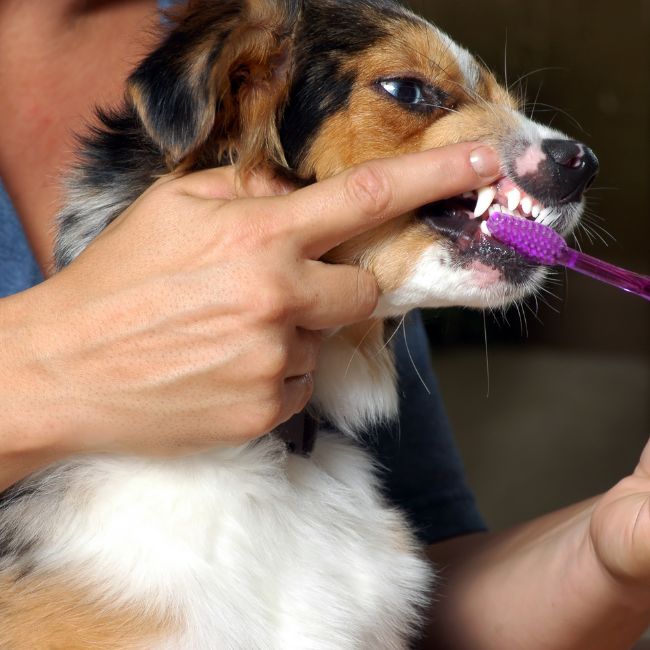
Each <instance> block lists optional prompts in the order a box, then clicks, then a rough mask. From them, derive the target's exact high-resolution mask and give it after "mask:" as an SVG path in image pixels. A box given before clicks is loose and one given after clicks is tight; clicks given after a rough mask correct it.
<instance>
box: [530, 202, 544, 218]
mask: <svg viewBox="0 0 650 650" xmlns="http://www.w3.org/2000/svg"><path fill="white" fill-rule="evenodd" d="M541 211H542V206H541V205H540V204H539V203H535V205H534V206H533V210H532V215H533V219H537V217H539V213H540V212H541Z"/></svg>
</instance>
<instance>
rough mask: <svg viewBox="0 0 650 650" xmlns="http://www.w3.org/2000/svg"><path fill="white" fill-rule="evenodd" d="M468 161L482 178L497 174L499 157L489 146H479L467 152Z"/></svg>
mask: <svg viewBox="0 0 650 650" xmlns="http://www.w3.org/2000/svg"><path fill="white" fill-rule="evenodd" d="M469 162H470V164H471V165H472V167H473V168H474V171H475V172H476V173H477V174H478V175H479V176H482V177H483V178H488V177H493V176H497V175H498V174H499V169H500V165H499V158H498V156H497V154H496V151H494V149H492V148H491V147H486V146H481V147H477V148H476V149H474V150H473V151H472V152H471V153H470V154H469Z"/></svg>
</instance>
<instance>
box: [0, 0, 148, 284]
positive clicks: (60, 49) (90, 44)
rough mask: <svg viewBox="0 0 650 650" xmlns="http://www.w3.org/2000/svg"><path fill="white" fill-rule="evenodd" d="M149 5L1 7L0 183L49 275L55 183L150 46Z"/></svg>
mask: <svg viewBox="0 0 650 650" xmlns="http://www.w3.org/2000/svg"><path fill="white" fill-rule="evenodd" d="M155 16H156V2H155V0H128V1H127V0H48V1H47V2H43V0H0V43H2V48H0V88H2V92H1V93H0V177H1V178H2V180H3V183H4V185H5V188H6V190H7V192H8V193H9V196H10V197H11V199H12V202H13V204H14V206H15V208H16V210H17V212H18V215H19V217H20V220H21V222H22V224H23V227H24V229H25V232H26V235H27V238H28V240H29V243H30V245H31V247H32V249H33V251H34V254H35V256H36V259H37V261H38V262H39V265H40V266H41V268H42V269H43V270H44V271H45V272H46V273H47V272H48V271H49V270H50V264H49V260H50V259H51V256H52V246H53V243H52V239H53V237H52V234H53V230H54V228H53V225H54V224H53V218H54V215H55V213H56V212H57V210H58V209H59V207H60V205H61V193H60V187H61V175H62V171H64V170H65V169H66V168H68V167H69V165H70V162H71V161H72V159H73V151H74V146H75V145H74V139H73V137H72V136H73V134H74V133H80V132H83V130H84V129H85V125H86V124H87V123H88V122H90V121H92V119H93V114H94V107H95V106H96V105H101V106H111V105H113V106H114V105H116V104H117V103H118V102H119V101H120V100H121V98H122V95H123V87H124V80H125V79H126V76H127V75H128V73H129V72H130V70H131V69H132V68H133V67H134V65H135V64H136V63H137V61H138V60H139V59H140V58H141V57H142V56H143V55H144V54H145V52H146V51H147V50H148V49H149V47H150V46H151V44H152V39H151V35H152V34H153V32H154V30H153V29H152V28H153V27H154V26H155V25H156V24H157V23H156V18H155Z"/></svg>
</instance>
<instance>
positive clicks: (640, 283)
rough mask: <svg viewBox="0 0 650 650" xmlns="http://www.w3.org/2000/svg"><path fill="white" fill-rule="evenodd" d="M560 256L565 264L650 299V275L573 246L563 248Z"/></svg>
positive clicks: (560, 260) (561, 262)
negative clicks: (605, 260) (619, 265)
mask: <svg viewBox="0 0 650 650" xmlns="http://www.w3.org/2000/svg"><path fill="white" fill-rule="evenodd" d="M558 257H559V259H558V261H559V262H560V264H563V265H564V266H567V267H569V268H571V269H573V270H575V271H579V272H580V273H583V274H584V275H588V276H589V277H592V278H594V279H596V280H600V281H601V282H606V283H607V284H611V285H613V286H615V287H618V288H619V289H623V290H624V291H629V292H630V293H634V294H636V295H637V296H641V297H642V298H645V299H646V300H650V276H647V275H641V274H640V273H634V272H633V271H628V270H626V269H622V268H620V267H618V266H614V265H613V264H608V263H607V262H603V261H602V260H599V259H597V258H595V257H591V255H586V254H585V253H581V252H580V251H577V250H574V249H573V248H568V247H567V248H565V249H563V251H562V252H561V254H560V255H559V256H558Z"/></svg>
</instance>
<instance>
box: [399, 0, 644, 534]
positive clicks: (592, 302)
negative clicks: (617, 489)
mask: <svg viewBox="0 0 650 650" xmlns="http://www.w3.org/2000/svg"><path fill="white" fill-rule="evenodd" d="M411 7H412V8H413V9H414V10H415V11H417V12H418V13H420V14H422V15H424V16H425V17H426V18H427V19H429V20H431V21H432V22H433V23H434V24H436V25H437V26H438V27H440V28H442V29H443V30H445V31H447V32H448V33H449V34H450V35H451V36H452V37H453V38H454V39H455V40H456V41H457V42H459V43H461V44H462V45H464V46H465V47H467V48H468V49H469V50H470V51H472V52H473V53H475V54H477V55H479V56H480V57H481V58H483V59H484V61H485V62H486V63H487V64H488V66H489V67H490V68H491V69H492V70H493V71H495V72H496V74H497V76H498V77H499V79H500V80H501V81H503V80H504V76H505V75H504V66H505V60H506V58H507V78H508V82H509V83H512V82H513V81H514V80H516V79H517V78H518V77H520V76H522V75H527V76H526V77H525V79H523V80H522V82H521V87H522V88H523V89H524V90H525V91H526V97H527V99H528V101H530V102H531V103H532V102H534V101H535V99H536V98H537V106H536V107H535V109H534V118H535V119H537V120H538V121H541V122H544V123H547V124H552V125H553V126H554V127H555V128H559V129H560V130H562V131H564V132H565V133H567V134H569V135H571V136H572V137H575V138H576V139H578V140H581V141H583V142H585V143H586V144H588V145H589V146H590V147H591V148H592V149H593V150H594V151H595V152H596V154H597V156H598V157H599V159H600V164H601V171H600V174H599V177H598V178H597V179H596V182H595V183H594V187H593V188H592V189H591V190H590V191H589V194H588V209H589V213H590V214H591V215H592V216H590V217H589V218H588V219H589V222H588V225H589V226H590V227H591V229H592V230H594V231H596V235H595V236H594V237H592V240H593V241H590V238H589V236H588V235H587V234H586V233H584V232H583V233H582V234H579V235H578V240H579V242H580V244H581V245H582V247H583V249H584V250H585V251H586V252H588V253H590V254H592V255H595V256H597V257H600V258H602V259H606V260H608V261H610V262H613V263H615V264H618V265H621V266H624V267H625V268H629V269H633V270H636V271H639V272H642V273H646V274H647V273H650V268H649V255H648V252H649V250H650V247H649V245H648V237H649V233H650V228H649V226H650V218H649V217H650V209H649V207H648V203H649V198H648V191H649V187H648V185H649V183H648V175H649V172H650V168H649V165H648V156H649V155H650V151H649V150H650V146H649V144H650V142H649V141H650V133H649V129H648V116H649V87H650V49H649V46H648V40H649V36H650V28H649V27H650V1H647V0H619V1H618V2H612V1H611V0H579V1H569V0H565V1H564V2H560V1H559V0H548V1H545V2H542V1H537V2H535V1H525V2H524V1H522V0H491V1H490V2H484V1H483V0H480V1H479V0H471V1H470V0H466V1H462V0H460V1H459V0H456V1H455V2H454V1H453V0H447V1H446V2H439V1H436V2H432V1H430V0H419V1H418V0H412V2H411ZM506 41H507V45H506ZM531 110H533V108H532V105H531V106H529V107H528V111H527V112H528V114H529V115H530V112H531ZM602 228H604V229H605V230H606V231H607V233H609V235H607V234H605V233H604V232H603V231H602V230H601V229H602ZM601 237H602V238H604V240H605V242H603V241H601ZM557 280H558V282H559V283H558V284H552V285H548V288H549V289H550V291H552V293H553V294H554V295H553V296H550V295H549V296H547V297H546V300H547V302H548V304H540V306H539V309H538V310H537V313H536V314H534V313H533V312H535V311H536V310H535V303H534V301H532V300H531V301H529V303H528V304H529V307H530V310H529V309H528V308H526V309H525V317H526V323H522V319H521V318H520V316H519V315H518V313H517V311H516V310H513V309H511V310H509V311H508V312H507V313H506V314H505V315H500V314H496V315H492V314H487V315H486V317H485V320H484V316H483V314H482V313H481V312H476V311H471V310H440V311H431V312H427V314H426V315H425V318H426V322H427V327H428V331H429V336H430V340H431V343H432V349H433V363H434V368H435V369H436V371H437V373H438V377H439V380H440V383H441V387H442V392H443V396H444V397H445V401H446V403H447V407H448V410H449V415H450V418H451V420H452V424H453V426H454V429H455V431H456V435H457V438H458V442H459V446H460V447H461V451H462V454H463V458H464V460H465V463H466V466H467V472H468V476H469V480H470V482H471V483H472V485H473V487H474V489H475V490H476V492H477V496H478V499H479V503H480V505H481V508H482V510H483V512H484V514H485V516H486V518H487V520H488V523H489V524H490V525H491V526H492V527H493V528H501V527H504V526H508V525H510V524H512V523H515V522H517V521H520V520H522V519H526V518H529V517H532V516H536V515H538V514H540V513H542V512H545V511H548V510H551V509H555V508H558V507H560V506H562V505H565V504H568V503H571V502H574V501H576V500H579V499H581V498H584V497H588V496H591V495H594V494H597V493H599V492H601V491H603V490H605V489H607V488H608V487H609V486H610V485H612V484H613V483H614V482H615V481H616V480H618V479H619V478H621V477H622V476H624V475H625V474H626V473H628V472H630V471H631V470H632V469H633V467H634V464H635V463H636V461H637V460H638V456H639V453H640V451H641V449H642V447H643V445H644V443H645V442H646V441H647V440H648V434H649V431H650V422H649V420H650V418H649V414H648V394H649V365H648V352H649V351H650V350H649V347H650V346H649V344H650V308H649V305H650V303H648V302H646V301H644V300H642V299H641V298H638V297H636V296H633V295H628V294H626V293H624V292H622V291H619V290H617V289H614V288H611V287H609V286H607V285H604V284H601V283H599V282H595V281H593V280H590V279H588V278H583V277H582V276H580V275H578V274H576V273H574V272H568V273H565V272H559V273H558V275H557ZM484 328H485V331H484ZM486 335H487V342H488V345H487V348H488V355H487V359H488V360H489V387H488V378H487V375H488V372H487V366H488V362H487V360H486V352H485V337H486ZM488 390H489V397H488V396H487V393H488Z"/></svg>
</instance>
